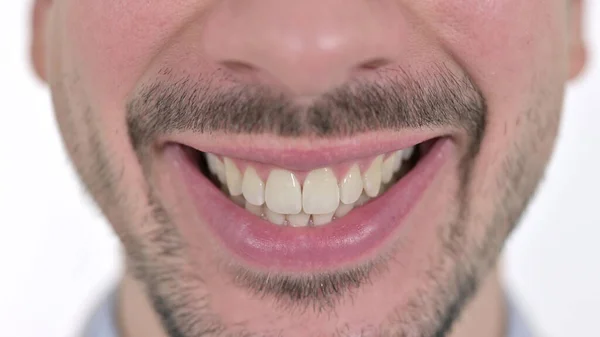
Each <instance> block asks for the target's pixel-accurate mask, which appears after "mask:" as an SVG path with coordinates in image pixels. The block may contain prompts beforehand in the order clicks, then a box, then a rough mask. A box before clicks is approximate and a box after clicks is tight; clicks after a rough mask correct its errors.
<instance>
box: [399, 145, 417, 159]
mask: <svg viewBox="0 0 600 337" xmlns="http://www.w3.org/2000/svg"><path fill="white" fill-rule="evenodd" d="M413 152H415V147H414V146H413V147H409V148H408V149H404V152H403V153H402V159H404V160H408V159H410V157H411V156H412V154H413Z"/></svg>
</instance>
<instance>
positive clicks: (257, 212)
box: [245, 201, 263, 217]
mask: <svg viewBox="0 0 600 337" xmlns="http://www.w3.org/2000/svg"><path fill="white" fill-rule="evenodd" d="M245 208H246V210H247V211H248V212H250V213H252V214H254V215H256V216H259V217H260V216H262V214H263V207H262V206H256V205H253V204H251V203H249V202H248V201H246V207H245Z"/></svg>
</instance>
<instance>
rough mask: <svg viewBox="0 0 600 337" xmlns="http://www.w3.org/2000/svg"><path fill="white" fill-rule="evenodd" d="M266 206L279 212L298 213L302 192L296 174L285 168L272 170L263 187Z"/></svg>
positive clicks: (300, 208)
mask: <svg viewBox="0 0 600 337" xmlns="http://www.w3.org/2000/svg"><path fill="white" fill-rule="evenodd" d="M265 201H266V203H267V207H268V208H269V209H271V210H272V211H275V212H277V213H280V214H298V213H300V211H301V210H302V192H301V190H300V182H299V181H298V179H297V178H296V176H295V175H294V174H293V173H292V172H289V171H286V170H272V171H271V173H270V174H269V178H268V179H267V185H266V188H265Z"/></svg>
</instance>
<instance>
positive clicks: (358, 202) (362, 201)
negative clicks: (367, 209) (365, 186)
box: [354, 193, 371, 207]
mask: <svg viewBox="0 0 600 337" xmlns="http://www.w3.org/2000/svg"><path fill="white" fill-rule="evenodd" d="M369 200H371V198H369V196H368V195H366V194H364V193H363V194H361V195H360V197H359V198H358V200H356V202H355V203H354V207H358V206H362V205H364V204H366V203H367V201H369Z"/></svg>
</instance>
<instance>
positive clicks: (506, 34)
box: [425, 0, 568, 181]
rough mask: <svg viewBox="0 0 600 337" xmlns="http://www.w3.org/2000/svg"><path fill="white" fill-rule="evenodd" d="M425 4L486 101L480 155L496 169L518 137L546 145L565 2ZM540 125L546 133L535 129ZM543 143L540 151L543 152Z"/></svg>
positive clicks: (563, 72) (560, 79)
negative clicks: (534, 139)
mask: <svg viewBox="0 0 600 337" xmlns="http://www.w3.org/2000/svg"><path fill="white" fill-rule="evenodd" d="M425 3H426V4H429V5H431V7H430V8H429V9H428V11H429V13H431V17H435V22H438V23H439V25H432V26H433V27H434V28H433V30H434V32H435V33H434V34H435V35H437V36H439V37H440V40H441V41H442V42H441V43H442V44H443V46H444V48H445V49H446V51H447V52H448V53H449V54H450V55H451V56H452V57H453V58H454V61H455V62H457V63H459V64H460V65H461V67H462V68H463V69H465V70H466V71H467V72H468V74H469V75H470V76H471V77H472V78H473V80H474V81H475V83H477V85H478V86H479V87H480V89H481V91H482V93H483V95H484V97H485V98H486V100H487V104H488V108H489V113H488V124H487V129H486V131H487V132H486V139H485V140H484V144H483V150H482V154H481V158H482V161H485V162H487V165H489V166H492V167H494V166H496V167H499V166H500V165H499V164H500V162H501V161H503V160H505V159H506V157H507V156H509V155H510V148H511V147H513V146H514V145H515V144H516V143H519V142H520V141H523V140H524V138H535V137H537V139H536V141H539V142H544V143H545V144H550V145H551V144H552V141H553V139H554V136H555V130H554V128H555V124H556V123H557V119H558V117H559V112H560V106H561V104H562V95H563V93H562V91H563V86H564V83H565V81H566V80H567V77H568V57H567V53H566V50H567V35H566V33H567V25H566V23H567V21H566V18H567V13H566V4H565V1H564V0H461V1H459V0H457V1H442V0H437V1H436V0H433V1H426V2H425ZM542 128H546V129H547V132H543V133H540V132H537V130H540V129H542ZM534 134H535V135H534ZM545 149H546V150H545V152H544V153H543V154H540V155H546V156H547V155H548V152H549V151H550V146H545ZM492 180H493V179H488V181H492Z"/></svg>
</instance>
